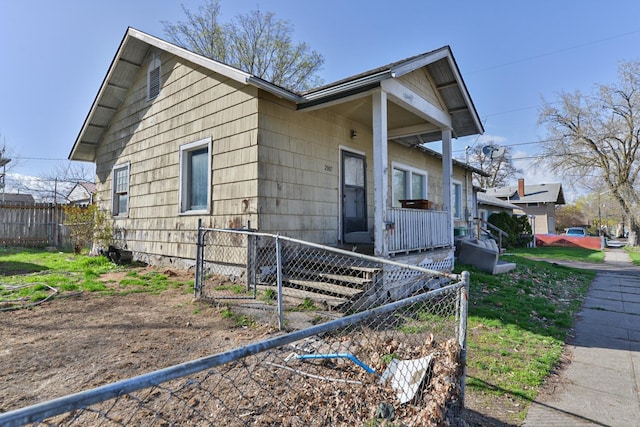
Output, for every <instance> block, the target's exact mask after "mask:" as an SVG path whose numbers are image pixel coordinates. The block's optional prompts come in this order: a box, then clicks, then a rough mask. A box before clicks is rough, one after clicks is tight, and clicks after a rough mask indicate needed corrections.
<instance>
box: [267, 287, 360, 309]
mask: <svg viewBox="0 0 640 427" xmlns="http://www.w3.org/2000/svg"><path fill="white" fill-rule="evenodd" d="M266 288H271V289H273V288H274V287H273V286H264V285H259V286H258V289H261V290H262V289H266ZM282 293H283V296H284V298H285V299H286V298H293V299H295V300H298V301H299V302H300V303H302V302H303V301H304V300H306V299H310V300H312V301H314V302H315V303H316V304H318V305H322V306H326V308H330V309H332V310H337V309H338V308H339V307H340V306H342V305H344V304H346V303H347V302H348V301H349V299H348V298H341V297H337V296H332V295H323V294H318V293H317V292H311V291H307V290H304V289H299V288H291V287H286V286H283V288H282ZM323 308H325V307H323Z"/></svg>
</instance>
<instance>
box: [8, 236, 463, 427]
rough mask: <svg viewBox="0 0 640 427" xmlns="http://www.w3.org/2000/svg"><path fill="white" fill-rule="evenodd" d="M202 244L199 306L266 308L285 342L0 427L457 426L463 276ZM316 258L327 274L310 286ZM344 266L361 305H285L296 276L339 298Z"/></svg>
mask: <svg viewBox="0 0 640 427" xmlns="http://www.w3.org/2000/svg"><path fill="white" fill-rule="evenodd" d="M222 236H226V237H222ZM200 237H201V238H200V239H199V249H198V257H199V261H201V262H200V263H198V264H197V278H196V285H195V292H196V295H197V296H199V297H201V298H205V297H206V298H211V299H212V300H213V301H214V302H215V303H216V304H224V305H226V306H227V307H228V310H229V311H230V312H233V313H236V314H237V315H240V316H246V317H248V316H249V315H248V314H247V313H248V312H245V311H244V310H246V307H245V304H246V303H247V301H249V302H250V306H251V308H252V309H253V310H254V311H256V312H257V311H258V309H256V308H255V307H253V305H255V304H262V307H261V308H260V310H262V312H264V313H279V314H275V315H273V314H269V315H266V316H264V318H265V319H267V321H271V320H274V319H277V318H278V317H282V319H283V320H287V319H293V320H287V321H281V322H280V323H281V325H280V326H282V328H281V329H286V330H288V331H286V332H285V331H277V330H276V329H275V328H274V332H273V337H272V338H270V339H266V340H263V341H260V342H256V343H252V344H249V345H247V346H244V347H239V348H236V349H234V350H230V351H226V352H223V353H219V354H215V355H212V356H208V357H204V358H201V359H197V360H193V361H191V362H187V363H184V364H180V365H176V366H173V367H170V368H165V369H162V370H159V371H155V372H152V373H149V374H145V375H141V376H138V377H134V378H130V379H128V380H124V381H119V382H116V383H112V384H108V385H105V386H102V387H98V388H95V389H92V390H88V391H85V392H81V393H77V394H74V395H70V396H67V397H63V398H60V399H56V400H52V401H50V402H45V403H41V404H38V405H34V406H31V407H27V408H23V409H19V410H17V411H13V412H9V413H5V414H0V425H3V426H5V425H6V426H12V425H23V424H26V423H35V424H42V425H51V426H53V425H55V426H59V425H69V426H71V425H102V426H125V425H126V426H128V425H153V426H156V425H167V426H168V425H193V426H204V425H225V426H249V425H251V426H255V425H257V426H274V425H275V426H329V425H331V426H334V425H366V426H378V425H443V424H448V425H464V424H463V423H464V422H463V421H462V418H461V412H462V409H463V407H464V366H465V357H466V351H465V345H466V321H467V295H468V279H469V277H468V274H467V273H463V274H462V275H460V276H458V275H452V274H446V273H439V272H435V271H431V270H428V269H425V268H418V267H412V266H402V265H401V264H399V263H392V262H390V261H381V260H377V259H371V258H370V257H364V256H360V255H358V254H348V253H344V252H342V251H331V250H328V248H321V247H318V246H317V245H310V244H306V245H305V244H303V243H301V242H299V241H293V240H287V239H284V240H282V241H281V239H282V238H280V237H278V236H268V235H258V234H257V233H250V232H238V231H234V232H220V233H218V232H214V230H208V231H207V230H201V236H200ZM269 239H271V240H269ZM267 242H273V244H271V243H269V244H267ZM284 242H287V243H284ZM204 243H206V245H205V244H204ZM282 243H284V244H282ZM232 254H237V257H236V258H234V257H233V255H232ZM243 257H244V258H243ZM243 259H244V260H245V261H244V262H242V260H243ZM319 259H321V261H322V264H323V265H325V266H327V265H333V267H330V268H329V271H328V272H326V273H318V272H317V271H315V270H314V273H313V277H308V276H310V275H311V273H309V271H311V267H312V266H314V268H315V267H316V266H317V265H318V263H319ZM381 262H382V264H384V265H381V264H380V263H381ZM272 263H273V264H272ZM350 264H353V265H354V266H355V267H356V268H355V269H353V268H351V269H353V270H355V271H358V272H360V273H361V274H360V276H354V277H359V278H360V279H361V280H360V281H359V282H362V283H360V286H359V287H353V289H359V292H358V293H357V294H356V293H355V291H354V295H351V296H350V297H347V295H344V296H337V295H336V294H338V292H329V293H326V294H322V293H320V294H318V295H320V296H316V295H315V292H313V295H312V294H310V293H303V294H296V295H293V296H286V292H287V291H288V290H289V289H292V290H294V291H303V292H311V291H309V290H308V287H307V286H305V285H302V284H300V283H296V282H294V280H302V279H301V277H304V278H305V279H307V280H310V281H318V282H320V280H319V278H320V275H321V274H324V275H325V276H324V279H332V280H334V282H330V281H329V282H327V283H329V284H332V285H335V286H338V285H342V280H344V278H343V277H341V278H337V277H335V276H342V275H344V274H343V273H346V269H347V266H348V265H350ZM249 266H250V268H248V267H249ZM298 271H301V272H300V273H298ZM305 271H306V272H305ZM365 273H366V274H365ZM312 279H313V280H312ZM338 279H339V280H340V281H341V283H335V282H336V281H338ZM274 283H275V284H274ZM296 286H298V287H296ZM376 286H380V287H382V289H377V290H376V289H374V288H375V287H376ZM221 287H222V288H223V289H219V288H221ZM327 288H328V289H331V286H329V287H327ZM269 289H272V291H271V292H269ZM272 293H275V300H273V299H272V297H273V295H270V294H272ZM269 295H270V296H269ZM322 295H326V297H323V296H322ZM322 298H324V300H322ZM332 298H336V299H335V300H334V299H332ZM337 298H339V299H337ZM259 301H260V302H259ZM285 301H287V302H285ZM299 301H302V302H299ZM322 301H324V304H326V306H325V305H323V303H322ZM278 307H280V308H278ZM290 310H294V311H291V313H304V314H305V319H306V320H305V321H304V322H303V321H302V320H300V319H298V320H295V319H296V318H295V316H290ZM296 310H297V311H296ZM242 313H244V314H242ZM253 321H255V322H260V319H259V318H258V317H256V318H253ZM296 322H299V324H300V325H301V326H304V327H303V328H300V329H298V328H296V327H295V326H296V325H294V323H296ZM305 322H307V323H305ZM282 323H284V324H282ZM307 324H308V325H307ZM389 423H391V424H389Z"/></svg>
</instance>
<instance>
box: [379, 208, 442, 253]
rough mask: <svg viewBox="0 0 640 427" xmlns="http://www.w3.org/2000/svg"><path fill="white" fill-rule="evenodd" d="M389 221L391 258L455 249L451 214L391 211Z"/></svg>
mask: <svg viewBox="0 0 640 427" xmlns="http://www.w3.org/2000/svg"><path fill="white" fill-rule="evenodd" d="M387 218H388V219H387V222H386V224H387V227H386V229H387V232H386V244H387V252H388V254H389V255H400V254H407V253H410V252H422V251H427V250H432V249H438V248H444V247H452V246H453V242H452V240H451V239H452V231H451V229H450V226H449V224H450V223H449V213H448V212H446V211H436V210H422V209H411V208H388V209H387Z"/></svg>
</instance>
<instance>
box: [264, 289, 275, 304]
mask: <svg viewBox="0 0 640 427" xmlns="http://www.w3.org/2000/svg"><path fill="white" fill-rule="evenodd" d="M277 299H278V291H276V290H275V289H273V288H267V289H265V291H264V295H263V296H262V300H263V301H266V302H271V301H275V300H277Z"/></svg>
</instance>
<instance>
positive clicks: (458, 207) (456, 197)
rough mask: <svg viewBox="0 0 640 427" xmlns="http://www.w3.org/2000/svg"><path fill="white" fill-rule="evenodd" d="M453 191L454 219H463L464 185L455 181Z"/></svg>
mask: <svg viewBox="0 0 640 427" xmlns="http://www.w3.org/2000/svg"><path fill="white" fill-rule="evenodd" d="M452 190H453V192H452V194H451V197H452V200H451V203H452V204H453V217H454V218H456V219H462V184H461V183H459V182H455V181H454V182H453V188H452Z"/></svg>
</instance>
